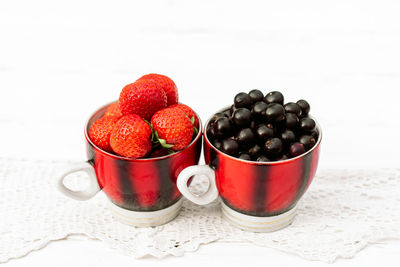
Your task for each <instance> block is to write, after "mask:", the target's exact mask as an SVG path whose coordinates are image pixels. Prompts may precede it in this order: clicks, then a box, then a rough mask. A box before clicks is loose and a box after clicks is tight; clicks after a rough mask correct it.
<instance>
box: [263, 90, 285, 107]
mask: <svg viewBox="0 0 400 267" xmlns="http://www.w3.org/2000/svg"><path fill="white" fill-rule="evenodd" d="M264 101H265V102H266V103H267V104H269V103H278V104H281V105H283V95H282V93H281V92H278V91H273V92H269V93H268V94H266V95H265V97H264Z"/></svg>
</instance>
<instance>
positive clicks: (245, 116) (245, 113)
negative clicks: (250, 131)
mask: <svg viewBox="0 0 400 267" xmlns="http://www.w3.org/2000/svg"><path fill="white" fill-rule="evenodd" d="M232 121H233V123H234V124H235V125H236V126H238V127H248V126H250V123H251V112H250V110H248V109H247V108H238V109H236V110H235V111H234V112H233V114H232Z"/></svg>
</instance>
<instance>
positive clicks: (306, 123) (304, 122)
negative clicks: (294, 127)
mask: <svg viewBox="0 0 400 267" xmlns="http://www.w3.org/2000/svg"><path fill="white" fill-rule="evenodd" d="M314 128H315V121H314V120H313V119H311V118H309V117H306V118H302V119H301V120H300V129H301V130H302V131H304V132H311V131H312V130H314Z"/></svg>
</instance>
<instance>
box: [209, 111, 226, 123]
mask: <svg viewBox="0 0 400 267" xmlns="http://www.w3.org/2000/svg"><path fill="white" fill-rule="evenodd" d="M223 117H226V118H229V116H228V115H227V114H225V113H223V112H218V113H215V114H214V115H213V116H212V118H211V121H216V120H217V119H218V118H223Z"/></svg>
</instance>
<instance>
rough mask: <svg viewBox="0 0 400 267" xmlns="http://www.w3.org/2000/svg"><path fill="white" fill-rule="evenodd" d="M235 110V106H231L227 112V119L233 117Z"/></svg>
mask: <svg viewBox="0 0 400 267" xmlns="http://www.w3.org/2000/svg"><path fill="white" fill-rule="evenodd" d="M236 109H237V108H236V107H235V105H232V106H231V108H230V110H229V112H230V114H231V115H230V116H229V117H231V116H232V115H233V112H235V110H236Z"/></svg>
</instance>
